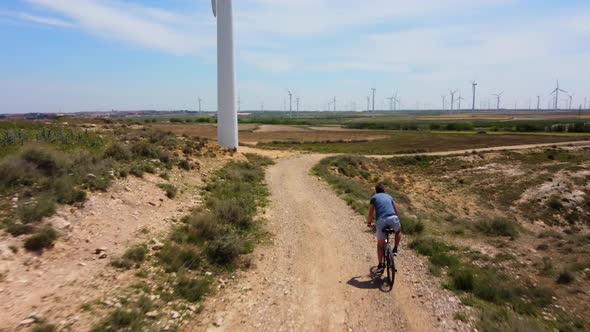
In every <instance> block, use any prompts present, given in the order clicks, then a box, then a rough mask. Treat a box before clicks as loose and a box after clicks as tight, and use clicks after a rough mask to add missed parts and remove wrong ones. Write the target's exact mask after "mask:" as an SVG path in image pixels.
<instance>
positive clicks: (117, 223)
mask: <svg viewBox="0 0 590 332" xmlns="http://www.w3.org/2000/svg"><path fill="white" fill-rule="evenodd" d="M211 167H213V165H209V166H204V167H203V169H202V171H203V172H204V173H207V172H208V171H209V169H210V168H211ZM201 176H202V174H201V172H197V171H194V172H181V171H176V172H174V173H173V174H172V178H171V183H174V184H176V185H177V186H178V187H179V192H180V191H181V190H182V191H183V192H181V193H180V194H179V195H178V196H177V197H176V198H175V199H174V200H170V199H168V198H167V197H166V196H165V193H164V191H163V190H162V189H161V188H158V187H157V183H161V182H164V181H163V180H162V179H160V178H157V177H156V176H153V175H146V176H145V178H144V179H138V178H135V177H129V178H127V179H125V180H122V181H118V182H117V183H115V184H114V185H113V186H111V188H109V190H108V191H107V192H105V193H93V194H91V195H90V196H89V200H88V201H87V202H85V204H84V207H83V208H81V209H78V208H72V207H70V206H63V207H61V208H60V209H59V210H58V212H57V214H56V215H55V216H53V217H51V218H50V219H49V220H48V222H49V223H51V224H53V225H54V226H55V227H56V228H58V229H59V230H60V238H59V239H58V241H57V242H56V245H55V247H54V248H53V249H51V250H48V251H46V252H45V253H43V254H42V255H36V254H32V253H28V252H25V250H24V249H20V250H19V251H18V252H17V253H16V254H15V253H12V251H10V250H8V247H9V246H10V245H14V246H16V247H22V239H21V238H13V237H11V236H10V235H7V234H0V274H1V275H2V276H3V279H4V280H0V297H1V298H2V301H0V331H12V330H15V329H18V330H20V328H25V327H26V325H28V324H24V325H23V326H19V324H20V323H21V322H22V321H23V320H26V319H27V318H28V317H30V316H32V315H33V316H36V317H37V318H43V319H46V320H47V321H50V322H52V323H54V324H56V325H57V326H58V328H60V329H62V328H66V327H67V328H69V329H70V330H72V331H85V330H89V328H90V326H91V325H92V322H93V320H96V318H97V317H92V315H90V316H89V315H81V314H80V313H81V306H82V305H83V304H84V303H86V302H88V301H91V300H95V299H97V298H102V297H105V296H109V294H112V293H116V292H117V289H122V288H124V287H125V286H126V285H128V284H129V283H130V282H132V281H133V276H132V274H131V273H123V272H121V271H119V270H116V269H114V268H112V267H111V266H110V265H109V263H110V262H111V260H112V259H113V258H116V257H118V256H120V255H121V254H122V253H123V252H124V251H125V249H126V248H128V247H129V246H131V245H133V244H137V243H141V242H145V241H147V240H151V239H153V238H158V237H161V236H162V234H163V233H165V231H166V230H167V229H168V228H169V227H170V225H169V222H170V221H171V220H172V219H173V218H180V217H182V216H183V215H184V214H186V213H187V211H188V209H190V208H192V207H193V206H195V205H198V204H199V199H200V198H199V192H198V186H199V185H200V184H201V183H202V180H201ZM98 248H104V249H105V250H106V251H105V252H106V257H105V258H102V259H100V258H99V255H97V254H96V249H98Z"/></svg>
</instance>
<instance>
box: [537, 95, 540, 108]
mask: <svg viewBox="0 0 590 332" xmlns="http://www.w3.org/2000/svg"><path fill="white" fill-rule="evenodd" d="M540 109H541V96H537V111H539V110H540Z"/></svg>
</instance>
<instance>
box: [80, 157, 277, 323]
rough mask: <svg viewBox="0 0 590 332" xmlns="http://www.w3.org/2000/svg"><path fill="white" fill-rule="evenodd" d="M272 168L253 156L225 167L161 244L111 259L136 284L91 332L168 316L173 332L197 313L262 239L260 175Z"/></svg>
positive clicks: (246, 264)
mask: <svg viewBox="0 0 590 332" xmlns="http://www.w3.org/2000/svg"><path fill="white" fill-rule="evenodd" d="M270 164H272V161H271V160H270V159H268V158H266V157H262V156H259V155H255V154H246V160H242V161H230V162H228V163H227V164H226V165H225V166H224V167H222V168H220V169H219V170H217V171H216V172H215V173H214V174H213V176H212V177H211V178H210V179H209V180H208V181H207V183H206V184H205V185H204V187H203V189H202V197H203V203H204V204H203V206H201V207H197V208H196V209H194V210H193V211H191V212H190V213H189V214H188V215H186V216H185V217H184V218H182V220H180V221H178V222H176V223H175V224H174V225H173V226H172V229H171V230H170V233H169V235H168V237H167V238H166V240H165V241H163V242H162V243H147V244H140V245H136V246H133V247H130V248H129V249H128V250H127V251H126V252H125V253H124V254H123V255H122V256H121V257H119V258H116V259H114V260H113V261H112V265H113V266H115V267H116V268H119V269H122V270H130V269H133V270H135V271H136V273H135V275H136V276H138V277H139V280H141V281H140V282H139V283H138V284H136V285H133V286H132V287H131V289H130V290H129V291H128V292H129V293H128V294H125V295H122V296H121V298H122V299H125V300H122V301H121V302H120V303H121V307H120V308H118V309H115V310H112V311H110V312H106V313H105V318H104V319H103V320H101V321H100V322H98V323H97V324H96V326H95V327H94V328H93V330H92V331H97V332H98V331H115V330H131V331H136V330H137V331H139V330H142V331H143V330H146V329H147V330H149V328H151V327H153V326H154V325H153V320H154V319H158V320H160V319H164V320H165V319H170V317H166V315H167V312H172V311H173V312H174V313H173V317H172V320H171V321H170V322H169V325H168V326H169V329H172V330H174V329H175V328H177V327H179V325H180V322H181V321H182V318H183V317H185V316H186V315H190V314H191V313H194V312H198V311H199V310H200V303H201V302H202V301H203V299H204V298H205V297H206V296H207V295H208V294H211V293H213V292H215V290H216V289H217V287H215V286H216V283H215V282H216V281H218V280H222V279H223V278H228V279H229V278H230V275H231V274H232V273H233V271H235V270H236V269H241V268H248V267H250V265H251V261H250V259H251V257H250V256H249V255H248V254H249V253H251V252H252V251H253V250H254V248H255V246H256V244H258V243H260V242H261V241H263V240H264V239H265V236H266V234H265V232H264V229H263V227H262V225H261V222H260V219H259V218H258V217H257V216H258V214H259V212H260V210H261V209H263V208H264V207H265V205H266V204H267V197H268V191H267V188H266V185H265V183H264V169H265V167H266V166H268V165H270ZM150 248H151V250H150Z"/></svg>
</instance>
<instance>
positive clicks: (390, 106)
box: [386, 97, 395, 111]
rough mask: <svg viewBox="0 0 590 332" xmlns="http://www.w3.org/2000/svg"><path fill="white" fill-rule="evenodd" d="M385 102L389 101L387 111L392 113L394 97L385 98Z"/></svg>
mask: <svg viewBox="0 0 590 332" xmlns="http://www.w3.org/2000/svg"><path fill="white" fill-rule="evenodd" d="M386 99H387V100H389V110H390V111H393V100H394V99H395V98H394V97H387V98H386Z"/></svg>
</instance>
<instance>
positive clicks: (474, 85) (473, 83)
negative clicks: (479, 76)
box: [471, 81, 477, 111]
mask: <svg viewBox="0 0 590 332" xmlns="http://www.w3.org/2000/svg"><path fill="white" fill-rule="evenodd" d="M471 86H472V87H473V104H472V105H471V110H472V111H475V87H476V86H477V82H475V81H473V82H471Z"/></svg>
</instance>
